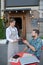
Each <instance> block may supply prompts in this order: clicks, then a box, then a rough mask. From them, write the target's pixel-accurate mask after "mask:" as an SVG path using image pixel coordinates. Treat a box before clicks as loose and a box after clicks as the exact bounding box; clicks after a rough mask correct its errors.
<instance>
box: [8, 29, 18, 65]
mask: <svg viewBox="0 0 43 65" xmlns="http://www.w3.org/2000/svg"><path fill="white" fill-rule="evenodd" d="M16 34H17V32H16V31H15V30H14V31H12V30H11V36H10V38H12V39H16ZM18 52H19V49H18V42H16V43H12V42H9V44H8V65H10V63H9V59H10V58H11V57H13V56H14V55H15V54H17V53H18Z"/></svg>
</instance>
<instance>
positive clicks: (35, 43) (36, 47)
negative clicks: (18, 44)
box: [23, 29, 42, 59]
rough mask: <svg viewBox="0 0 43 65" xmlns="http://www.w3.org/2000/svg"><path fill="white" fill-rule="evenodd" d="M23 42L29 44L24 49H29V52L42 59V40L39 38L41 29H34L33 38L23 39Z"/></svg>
mask: <svg viewBox="0 0 43 65" xmlns="http://www.w3.org/2000/svg"><path fill="white" fill-rule="evenodd" d="M23 42H24V44H26V45H27V47H26V48H25V49H24V51H25V50H27V51H28V52H29V53H31V54H34V55H35V56H36V57H37V58H38V59H40V54H41V47H42V40H41V39H40V38H39V30H38V29H33V31H32V39H31V40H30V41H29V42H28V41H27V40H23Z"/></svg>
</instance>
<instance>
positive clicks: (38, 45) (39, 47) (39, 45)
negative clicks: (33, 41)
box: [35, 40, 42, 51]
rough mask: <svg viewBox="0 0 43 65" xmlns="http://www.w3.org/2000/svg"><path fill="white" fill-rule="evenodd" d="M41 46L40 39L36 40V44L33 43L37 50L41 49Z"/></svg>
mask: <svg viewBox="0 0 43 65" xmlns="http://www.w3.org/2000/svg"><path fill="white" fill-rule="evenodd" d="M41 47H42V41H41V40H39V41H38V42H37V45H35V49H36V51H37V50H39V49H41Z"/></svg>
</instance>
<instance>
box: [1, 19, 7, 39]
mask: <svg viewBox="0 0 43 65" xmlns="http://www.w3.org/2000/svg"><path fill="white" fill-rule="evenodd" d="M2 22H3V21H2V19H0V39H5V38H6V35H5V29H4V27H3V24H2Z"/></svg>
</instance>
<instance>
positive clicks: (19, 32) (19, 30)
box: [14, 17, 22, 37]
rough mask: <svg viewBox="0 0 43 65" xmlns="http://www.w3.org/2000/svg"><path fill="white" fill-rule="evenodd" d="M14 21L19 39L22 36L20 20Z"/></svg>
mask: <svg viewBox="0 0 43 65" xmlns="http://www.w3.org/2000/svg"><path fill="white" fill-rule="evenodd" d="M14 19H15V20H16V24H15V26H16V27H17V30H18V35H19V36H20V37H21V35H22V18H20V17H15V18H14Z"/></svg>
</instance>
